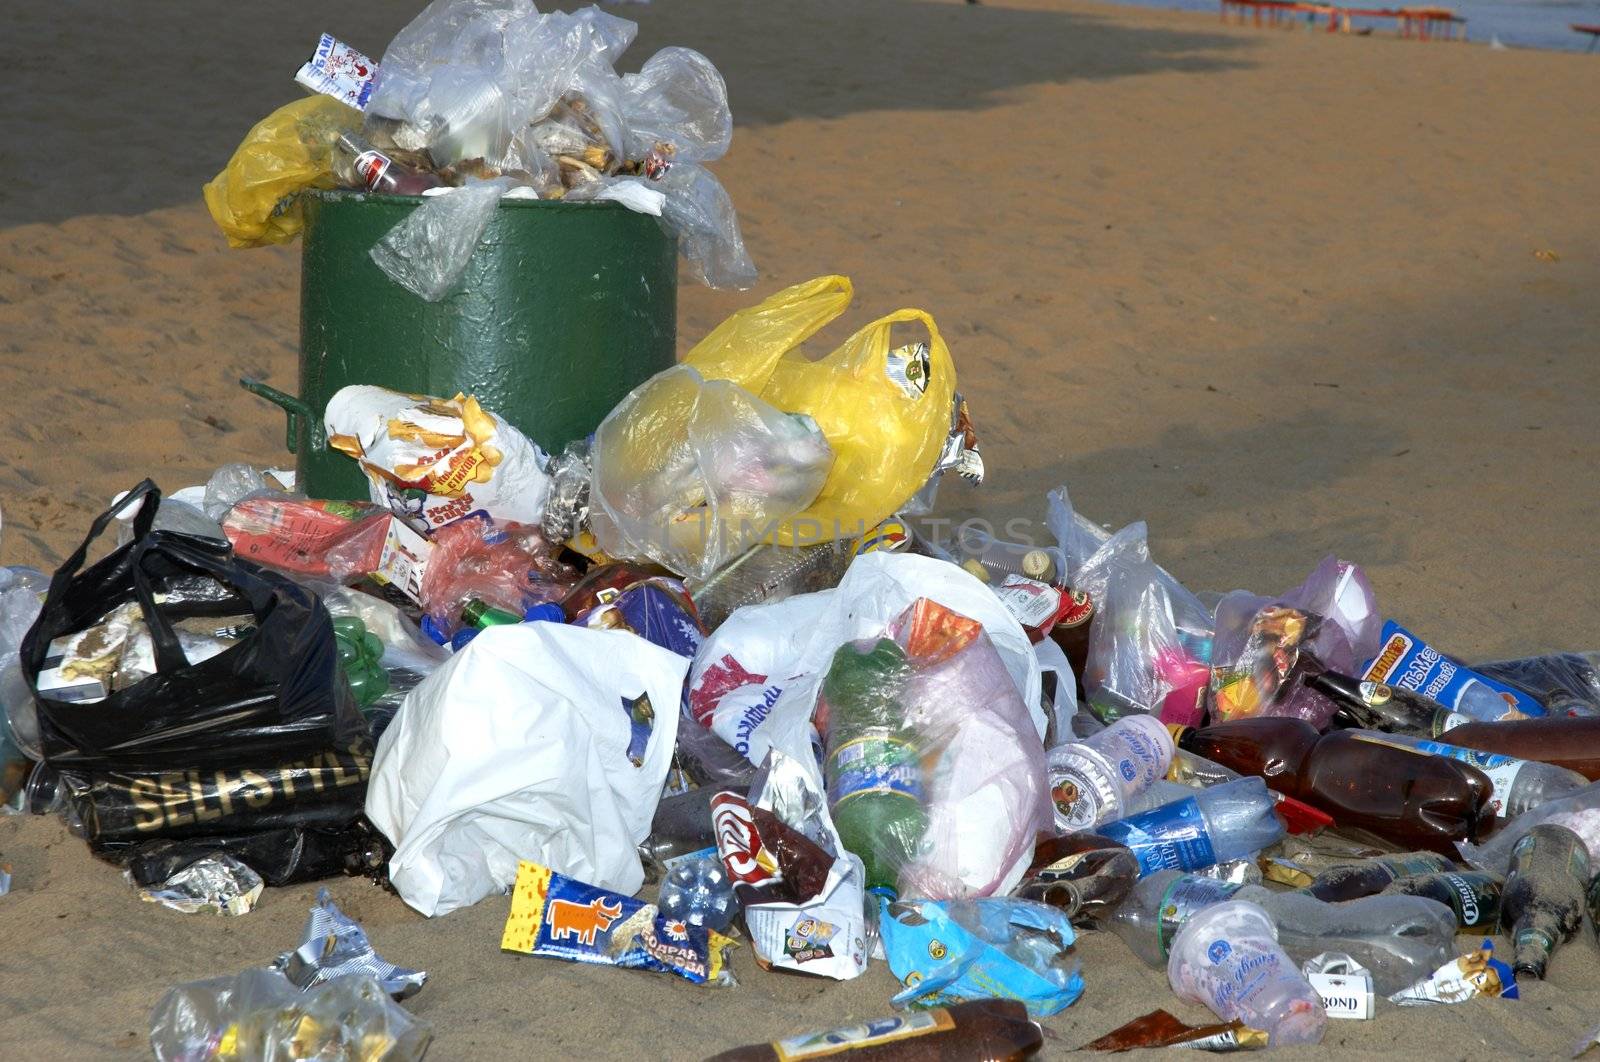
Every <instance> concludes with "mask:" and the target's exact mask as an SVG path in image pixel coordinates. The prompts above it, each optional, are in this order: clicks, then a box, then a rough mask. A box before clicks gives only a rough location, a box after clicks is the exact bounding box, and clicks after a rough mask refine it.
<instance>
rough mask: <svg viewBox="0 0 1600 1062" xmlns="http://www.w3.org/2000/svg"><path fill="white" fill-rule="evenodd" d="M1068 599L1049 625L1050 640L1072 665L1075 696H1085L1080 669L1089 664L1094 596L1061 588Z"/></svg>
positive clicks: (1079, 697) (1081, 698) (1082, 670)
mask: <svg viewBox="0 0 1600 1062" xmlns="http://www.w3.org/2000/svg"><path fill="white" fill-rule="evenodd" d="M1064 589H1065V591H1066V595H1067V599H1068V601H1069V602H1070V603H1069V604H1068V606H1067V610H1066V612H1064V613H1063V614H1062V616H1061V618H1060V619H1058V620H1057V621H1056V625H1055V626H1054V627H1052V628H1050V640H1051V641H1053V642H1055V643H1056V644H1057V645H1059V646H1060V647H1061V651H1062V652H1063V653H1065V654H1066V656H1067V663H1069V664H1071V665H1072V673H1073V675H1075V676H1076V677H1077V680H1078V699H1079V700H1080V701H1082V700H1083V699H1084V696H1085V694H1084V690H1083V672H1084V670H1085V669H1086V668H1087V667H1088V664H1089V630H1090V628H1091V627H1092V626H1093V620H1094V598H1092V597H1090V596H1089V595H1088V594H1086V593H1084V592H1083V591H1082V590H1073V589H1071V588H1070V587H1068V588H1064Z"/></svg>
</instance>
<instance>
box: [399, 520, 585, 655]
mask: <svg viewBox="0 0 1600 1062" xmlns="http://www.w3.org/2000/svg"><path fill="white" fill-rule="evenodd" d="M432 537H433V551H432V552H431V553H430V554H429V556H428V570H427V571H426V572H425V573H424V574H423V576H422V607H423V609H424V610H425V611H426V612H427V613H428V615H429V616H431V617H433V620H434V622H435V623H437V624H439V625H440V627H441V628H443V629H445V630H447V631H453V630H454V629H455V626H456V624H457V622H458V620H459V618H460V615H461V609H462V606H464V605H465V604H466V603H467V602H468V601H471V600H473V599H477V600H479V601H482V602H483V603H484V604H486V605H492V606H494V607H495V608H499V609H504V610H506V611H507V612H514V613H516V614H517V615H519V616H520V615H522V613H523V612H524V611H526V610H527V609H528V608H529V607H531V606H533V605H537V604H539V603H540V602H543V601H559V600H560V599H561V598H562V597H564V596H565V595H566V592H567V591H568V590H569V589H571V587H572V584H573V583H574V582H576V581H577V572H576V571H575V570H574V569H573V568H572V567H571V566H570V565H567V564H563V563H562V562H561V561H559V560H557V559H556V557H555V549H554V548H552V547H551V546H550V544H549V543H548V542H546V541H545V538H544V533H543V532H542V531H540V530H539V529H538V528H537V527H533V526H530V525H527V524H512V523H505V524H496V523H494V522H493V521H487V520H482V519H471V518H469V519H465V520H458V521H456V522H455V523H453V524H446V525H445V526H444V527H441V528H439V529H438V530H436V531H434V532H433V536H432Z"/></svg>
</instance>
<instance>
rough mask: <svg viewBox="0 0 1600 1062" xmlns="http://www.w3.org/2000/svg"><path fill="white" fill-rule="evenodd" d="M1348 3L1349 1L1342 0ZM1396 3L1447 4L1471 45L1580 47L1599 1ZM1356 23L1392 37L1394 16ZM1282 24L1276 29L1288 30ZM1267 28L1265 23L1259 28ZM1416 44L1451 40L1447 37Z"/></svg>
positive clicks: (1205, 1)
mask: <svg viewBox="0 0 1600 1062" xmlns="http://www.w3.org/2000/svg"><path fill="white" fill-rule="evenodd" d="M1107 2H1108V3H1114V4H1118V5H1124V6H1128V7H1148V8H1155V9H1157V10H1161V11H1198V12H1209V13H1211V14H1216V13H1217V7H1218V5H1217V0H1107ZM1346 2H1348V0H1346ZM1392 6H1395V7H1426V6H1438V7H1444V8H1448V9H1450V10H1452V11H1454V12H1455V13H1456V14H1458V15H1460V16H1462V17H1463V18H1465V19H1466V20H1467V27H1466V29H1467V41H1468V43H1471V44H1489V43H1491V42H1492V41H1498V42H1499V43H1501V44H1503V45H1505V46H1506V47H1507V48H1530V49H1536V50H1539V51H1551V52H1584V51H1587V50H1588V48H1589V44H1590V37H1589V36H1588V35H1587V34H1582V33H1577V32H1574V31H1573V30H1572V28H1571V25H1572V23H1574V22H1577V23H1587V24H1590V25H1596V24H1600V0H1531V2H1527V0H1524V2H1519V0H1395V3H1394V4H1393V5H1392ZM1352 21H1353V22H1354V24H1355V25H1356V26H1360V27H1366V26H1370V27H1371V28H1372V31H1373V36H1375V37H1383V36H1394V35H1395V34H1396V32H1397V30H1396V24H1395V23H1394V22H1393V20H1387V19H1385V20H1377V21H1374V20H1371V19H1354V20H1352ZM1288 25H1293V26H1294V28H1295V29H1297V30H1298V31H1299V32H1302V33H1308V32H1316V33H1325V32H1327V20H1326V19H1318V20H1316V24H1315V25H1314V26H1309V27H1308V24H1307V22H1306V21H1305V16H1299V17H1297V18H1296V19H1295V20H1294V22H1292V23H1286V24H1285V26H1288ZM1285 26H1279V27H1277V31H1278V32H1290V30H1288V29H1286V28H1285ZM1267 30H1268V27H1266V26H1263V27H1262V32H1267ZM1415 43H1418V44H1425V43H1440V44H1443V43H1449V42H1445V41H1438V42H1427V41H1417V42H1415Z"/></svg>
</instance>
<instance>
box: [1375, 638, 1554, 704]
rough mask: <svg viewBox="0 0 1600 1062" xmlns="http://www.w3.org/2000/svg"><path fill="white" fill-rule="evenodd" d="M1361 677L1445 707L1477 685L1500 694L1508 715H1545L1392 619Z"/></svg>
mask: <svg viewBox="0 0 1600 1062" xmlns="http://www.w3.org/2000/svg"><path fill="white" fill-rule="evenodd" d="M1362 678H1364V679H1366V680H1368V681H1369V682H1383V683H1387V684H1388V685H1390V686H1398V687H1400V688H1401V689H1403V690H1411V691H1413V692H1415V693H1420V694H1422V695H1423V696H1424V697H1431V698H1432V699H1433V700H1436V701H1438V702H1439V703H1440V704H1442V705H1444V706H1445V707H1446V708H1456V707H1457V706H1458V705H1459V703H1460V700H1461V695H1462V694H1463V693H1464V692H1465V691H1466V689H1467V687H1468V686H1470V685H1472V684H1473V683H1474V682H1476V683H1478V684H1479V685H1482V686H1487V687H1488V688H1489V689H1490V690H1493V691H1494V692H1495V693H1497V694H1499V695H1500V699H1501V700H1503V701H1505V702H1506V711H1507V712H1510V711H1511V710H1513V709H1515V710H1516V711H1519V712H1521V713H1522V714H1523V715H1528V716H1538V715H1544V714H1545V709H1544V705H1542V704H1540V703H1539V702H1538V701H1537V700H1535V699H1534V698H1532V697H1530V696H1529V695H1528V694H1526V693H1523V692H1522V691H1521V690H1519V689H1514V688H1512V687H1510V686H1507V685H1506V684H1505V683H1503V682H1496V681H1495V680H1494V679H1492V678H1489V677H1488V676H1487V675H1480V674H1478V673H1477V672H1476V671H1474V670H1472V669H1471V668H1469V667H1466V666H1464V665H1462V664H1458V663H1456V662H1455V661H1454V660H1451V659H1450V658H1449V657H1447V656H1445V655H1444V654H1443V653H1441V652H1439V650H1437V649H1435V648H1434V647H1433V646H1431V645H1429V644H1428V643H1427V642H1424V641H1423V640H1422V639H1421V638H1418V637H1417V636H1416V635H1414V634H1412V633H1411V632H1410V631H1408V630H1406V629H1405V628H1404V627H1402V626H1400V625H1399V624H1398V623H1396V622H1395V621H1394V620H1387V621H1385V623H1384V625H1383V648H1381V649H1380V650H1378V655H1377V656H1375V657H1373V658H1372V659H1371V660H1369V661H1367V669H1366V673H1365V674H1364V675H1362Z"/></svg>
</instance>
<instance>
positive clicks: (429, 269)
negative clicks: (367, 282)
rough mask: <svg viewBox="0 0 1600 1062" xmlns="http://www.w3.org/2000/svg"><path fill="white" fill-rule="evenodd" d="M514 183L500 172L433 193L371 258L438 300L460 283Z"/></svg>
mask: <svg viewBox="0 0 1600 1062" xmlns="http://www.w3.org/2000/svg"><path fill="white" fill-rule="evenodd" d="M502 151H503V149H502ZM515 184H516V182H515V181H514V180H512V179H511V178H510V177H496V178H494V179H493V180H489V181H470V182H468V183H467V184H465V185H463V186H462V187H460V188H457V189H455V190H453V191H450V192H447V193H445V194H443V195H433V196H428V197H427V198H425V199H424V200H423V201H422V204H421V205H420V206H418V207H417V208H416V209H415V210H413V211H412V212H411V213H410V215H409V216H407V218H406V219H405V220H404V221H402V222H400V224H398V225H396V226H395V227H394V228H392V229H390V230H389V232H388V233H387V234H386V235H385V236H384V237H383V239H381V240H379V241H378V242H377V245H376V246H374V247H373V248H372V251H371V252H370V253H371V256H372V260H373V261H374V262H376V263H377V264H378V268H379V269H381V270H383V272H384V273H385V275H387V276H388V277H389V279H390V280H392V281H394V282H395V283H396V284H399V285H400V286H401V287H403V288H405V289H406V290H407V291H409V292H411V293H412V294H413V295H415V296H417V297H418V298H419V299H424V300H426V301H428V302H438V301H439V300H440V299H443V298H444V297H445V296H447V295H450V294H452V293H454V292H455V290H456V289H457V288H458V287H460V286H461V278H462V277H464V276H466V273H467V265H468V263H470V262H471V261H472V253H473V252H474V251H476V250H477V249H478V241H479V240H480V239H482V238H483V230H484V229H485V228H487V227H488V225H489V219H490V218H491V217H492V216H493V215H494V212H495V210H496V209H497V208H498V207H499V206H500V197H501V196H502V195H504V194H505V193H506V192H508V191H510V190H511V189H512V187H514V186H515Z"/></svg>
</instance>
